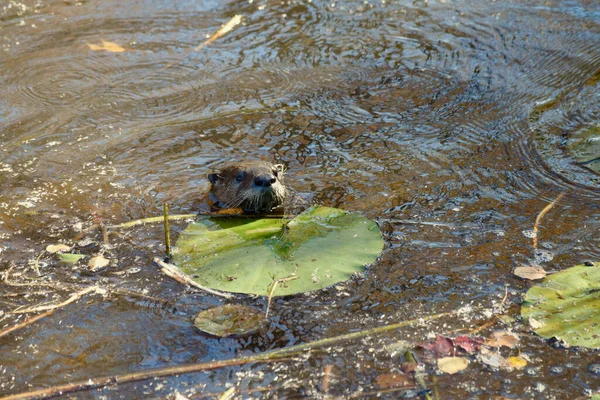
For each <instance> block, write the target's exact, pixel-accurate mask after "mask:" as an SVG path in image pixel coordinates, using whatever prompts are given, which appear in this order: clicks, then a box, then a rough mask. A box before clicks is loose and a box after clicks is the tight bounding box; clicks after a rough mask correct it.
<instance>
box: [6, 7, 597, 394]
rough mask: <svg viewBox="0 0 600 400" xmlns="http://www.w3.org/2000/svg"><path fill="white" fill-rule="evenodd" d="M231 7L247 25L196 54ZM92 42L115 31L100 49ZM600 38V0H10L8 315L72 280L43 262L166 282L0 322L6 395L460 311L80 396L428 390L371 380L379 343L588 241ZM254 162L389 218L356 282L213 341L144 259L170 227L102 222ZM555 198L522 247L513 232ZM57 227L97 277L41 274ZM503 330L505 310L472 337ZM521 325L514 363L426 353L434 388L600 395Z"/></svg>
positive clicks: (204, 300) (324, 200)
mask: <svg viewBox="0 0 600 400" xmlns="http://www.w3.org/2000/svg"><path fill="white" fill-rule="evenodd" d="M237 14H239V15H242V23H241V24H240V25H238V26H236V27H235V28H234V29H233V30H232V31H231V32H229V33H227V34H226V35H225V36H223V37H221V38H219V39H217V40H215V41H214V42H213V43H212V44H210V45H207V46H205V47H204V48H202V49H201V50H199V51H193V49H194V48H195V47H196V46H198V45H199V44H200V43H202V42H203V41H205V40H206V39H207V38H208V37H210V36H211V35H213V34H214V33H215V32H216V31H217V30H218V29H219V28H220V26H221V25H222V24H224V23H226V22H227V21H228V20H230V19H231V18H232V17H233V16H234V15H237ZM103 41H105V42H111V43H115V44H117V45H119V46H121V47H122V48H123V49H124V50H125V51H122V52H111V51H94V50H91V48H90V46H89V45H90V44H92V45H94V44H95V45H101V44H102V43H103ZM599 43H600V4H599V3H598V2H596V1H591V0H579V1H576V0H544V1H542V0H531V1H521V0H506V1H481V0H472V1H471V0H464V1H459V0H431V1H407V0H398V1H388V0H384V1H363V0H361V1H341V2H337V1H327V2H324V1H320V0H314V1H263V0H253V1H252V0H250V1H243V2H242V1H229V2H225V1H213V2H210V1H199V2H195V1H177V2H169V1H158V0H155V1H152V0H136V1H113V0H105V1H91V0H90V1H51V0H35V1H13V0H7V1H5V2H3V3H0V70H1V71H2V72H1V73H0V240H1V241H0V268H1V269H2V270H3V271H4V274H5V275H4V276H5V284H4V285H3V286H2V292H1V293H2V297H1V298H0V307H1V309H2V310H3V311H2V314H0V315H1V318H2V321H1V322H2V327H7V326H12V325H14V324H15V323H17V322H19V321H22V320H23V319H24V316H22V315H21V316H16V315H15V314H11V313H10V312H11V311H12V310H14V309H15V308H16V307H18V306H20V305H27V306H31V305H36V304H39V303H42V302H44V301H49V300H54V301H62V300H65V299H66V298H68V296H69V293H71V292H69V291H68V290H67V288H65V290H64V291H57V290H55V289H52V288H51V287H46V286H41V285H38V284H39V283H40V282H42V283H47V282H51V283H53V282H61V283H62V284H65V285H66V284H72V285H75V284H79V285H81V284H94V283H97V284H100V285H101V286H103V287H109V288H113V289H114V288H119V289H120V290H121V291H124V290H131V291H135V292H142V291H143V293H144V294H145V295H146V296H149V297H152V298H155V299H156V301H151V300H148V298H144V299H141V298H138V297H135V296H133V295H131V296H129V295H125V294H123V292H121V294H118V293H112V294H107V295H106V296H105V297H103V296H99V295H91V296H86V297H84V298H83V299H81V300H79V301H78V302H76V303H73V304H71V305H69V306H66V307H65V308H63V309H61V310H59V311H57V312H55V313H54V314H53V315H51V316H48V317H46V318H44V319H41V320H40V321H38V322H37V323H35V324H32V325H31V326H29V327H27V328H24V329H22V330H19V331H18V332H15V333H13V334H10V335H7V336H5V337H2V338H0V370H1V371H2V376H1V377H0V394H3V395H7V394H14V393H19V392H24V391H28V390H32V389H40V388H44V387H47V386H52V385H58V384H63V383H66V382H69V381H76V380H77V381H78V380H85V379H87V378H90V377H98V376H106V375H113V374H122V373H127V372H134V371H141V370H146V369H149V368H157V367H164V366H170V365H181V364H188V363H193V362H202V361H210V360H213V359H226V358H232V357H236V356H240V355H246V354H251V353H253V352H259V351H264V350H268V349H275V348H281V347H285V346H289V345H293V344H297V343H304V342H308V341H313V340H318V339H321V338H325V337H331V336H335V335H339V334H343V333H346V332H348V331H354V330H359V329H364V328H367V327H371V326H379V325H383V324H385V323H390V322H394V321H402V320H406V319H411V318H414V317H418V316H424V315H430V314H435V313H441V312H444V311H451V310H456V309H458V308H460V307H463V306H464V305H467V304H469V305H471V306H472V315H470V318H468V319H466V318H459V319H456V318H448V319H446V320H442V321H440V322H438V323H436V324H435V325H431V326H429V327H417V328H415V327H412V328H407V329H405V330H404V331H399V332H396V333H394V335H387V336H384V337H381V336H379V337H373V338H371V339H368V340H365V341H358V342H351V343H347V344H345V345H344V346H343V347H339V348H336V349H328V350H327V351H324V352H322V353H318V354H314V355H313V356H311V357H306V358H302V359H293V360H289V361H288V362H285V363H283V364H251V365H246V366H242V367H229V368H221V369H216V370H213V371H210V372H207V373H201V374H187V375H182V376H180V377H177V378H168V379H164V380H160V381H142V382H139V383H135V384H128V385H120V386H118V387H112V388H108V389H104V390H100V391H97V392H86V393H84V394H79V395H78V396H81V397H83V398H88V397H101V396H106V397H107V398H141V397H144V396H148V395H149V394H152V395H158V396H164V395H166V394H172V393H174V392H175V390H178V391H180V392H182V393H186V394H188V395H192V394H194V393H205V394H206V393H212V394H213V396H218V395H219V394H220V393H222V392H223V391H224V390H225V388H226V385H227V386H235V387H238V388H239V389H240V390H242V391H244V393H245V394H244V396H255V397H263V396H264V397H274V398H285V397H297V396H308V397H324V396H326V395H328V394H331V395H340V396H343V397H349V396H357V397H360V396H361V393H364V394H363V396H364V397H365V398H369V397H374V396H376V395H381V396H384V397H385V396H389V398H395V397H396V396H399V395H401V394H404V395H406V396H409V397H410V396H418V395H419V394H418V393H419V392H418V390H417V391H413V392H411V391H408V392H407V391H403V390H399V391H398V390H396V391H392V392H389V393H386V392H379V390H382V386H381V385H380V384H379V383H378V378H379V377H380V376H381V375H384V374H388V373H390V371H391V372H394V371H396V369H397V368H398V366H399V365H400V363H401V362H402V361H403V360H402V359H401V358H399V356H393V355H390V353H389V352H386V351H383V350H382V349H383V347H384V345H386V344H390V343H392V342H394V341H396V340H399V339H410V340H423V339H424V338H426V335H427V333H430V332H434V333H444V334H456V333H457V332H464V331H461V329H472V328H476V327H479V326H483V325H485V324H486V323H487V322H488V321H490V315H489V314H486V310H490V309H491V308H492V306H493V305H494V304H496V305H498V304H499V303H500V302H501V301H502V299H503V298H505V296H506V299H505V300H504V303H503V306H504V307H508V311H506V314H507V315H510V316H513V317H517V316H518V307H517V305H518V304H519V303H520V301H521V295H522V294H523V293H524V292H525V290H526V289H527V288H528V287H529V283H527V282H524V281H522V280H519V279H518V278H516V277H514V276H513V275H512V269H513V268H514V267H515V266H518V265H520V264H522V263H525V264H527V263H530V262H532V260H533V261H534V262H538V263H541V264H542V265H543V266H544V268H546V269H547V270H561V269H565V268H567V267H569V266H571V265H574V264H576V263H580V262H582V261H584V260H596V261H597V260H598V259H600V233H599V232H600V179H599V176H598V174H597V173H595V172H594V171H593V170H592V169H591V168H590V164H585V163H582V162H578V161H577V160H575V159H573V157H572V154H571V153H570V152H569V151H568V147H569V143H571V142H570V140H571V139H572V138H573V137H578V136H577V135H579V134H580V132H582V131H591V132H596V135H597V132H598V131H599V130H598V128H597V127H598V126H599V124H600V101H599V100H600V99H599V97H600V95H599V93H600V46H599V45H598V44H599ZM594 130H595V131H594ZM592 138H594V137H592ZM596 140H598V139H597V136H596ZM596 148H597V147H596ZM597 157H600V154H598V155H597ZM255 159H264V160H270V161H277V162H280V163H283V164H284V165H285V166H286V168H287V178H286V179H287V180H286V182H287V184H288V186H289V187H291V188H292V189H293V190H294V192H295V196H296V197H297V198H299V199H302V200H303V201H305V202H306V203H318V204H323V205H328V206H335V207H340V208H344V209H348V210H354V211H360V212H362V213H364V214H366V215H367V216H369V217H370V218H372V219H375V220H377V221H378V222H379V224H380V226H381V227H382V230H383V231H384V233H385V237H386V241H387V247H386V250H385V251H384V253H383V254H382V256H381V258H380V259H379V260H378V261H377V262H376V263H375V264H374V265H372V266H371V267H370V268H369V269H368V271H367V274H366V275H365V276H364V277H362V278H360V279H355V280H352V281H350V282H348V283H347V284H346V285H345V286H343V287H337V288H335V289H329V290H325V291H322V292H318V293H311V294H308V295H301V296H294V297H293V298H283V299H278V300H276V301H275V302H274V304H273V310H272V313H273V314H272V321H271V324H270V325H269V328H268V329H267V330H266V331H265V332H263V333H261V334H257V335H254V336H251V337H249V338H245V339H221V340H218V339H214V338H209V337H205V336H202V335H199V334H198V332H196V331H194V330H193V328H192V326H191V323H190V318H191V317H192V316H193V315H195V314H196V313H197V312H199V311H200V310H203V309H207V308H210V307H213V306H215V305H219V304H222V303H223V300H221V299H219V298H213V297H211V296H207V295H203V294H202V293H198V292H194V291H191V290H188V289H186V288H184V287H183V286H182V285H181V284H179V283H177V282H175V281H172V280H170V279H169V278H166V277H164V276H163V275H162V274H161V273H160V271H159V270H158V269H157V268H156V266H154V265H153V264H152V258H153V257H155V256H162V254H163V248H162V231H161V227H160V226H151V225H148V226H145V227H142V228H136V229H133V230H126V231H123V232H118V233H115V234H111V236H110V237H109V241H110V244H109V245H108V246H107V245H105V244H103V239H102V235H101V233H100V232H99V230H98V229H95V228H94V224H96V225H97V224H98V223H100V222H101V223H103V224H105V225H110V224H116V223H121V222H125V221H128V220H131V219H137V218H144V217H150V216H156V215H160V213H161V212H162V204H163V203H165V202H168V203H169V204H171V212H172V213H178V214H181V213H191V212H195V211H197V210H198V209H199V208H201V207H202V197H203V193H205V192H206V190H207V187H208V184H207V180H206V175H207V174H208V173H209V172H211V171H212V170H214V169H215V168H218V167H219V166H220V165H222V164H223V163H225V162H229V161H241V160H244V161H248V160H255ZM561 193H564V197H562V199H561V200H560V201H559V202H558V203H557V204H556V206H555V207H554V208H553V209H552V210H550V212H549V213H548V214H547V215H546V216H545V218H544V220H543V221H542V223H541V225H540V235H539V236H540V237H539V239H540V250H539V251H537V252H535V251H534V249H533V247H532V241H531V238H530V237H528V235H527V234H526V233H527V232H528V231H529V230H531V229H532V227H533V223H534V220H535V217H536V215H537V214H538V213H539V212H540V211H541V210H542V209H543V208H544V207H545V206H546V205H547V204H548V203H549V202H551V201H552V200H554V199H555V198H557V196H559V194H561ZM184 225H185V224H175V226H174V227H173V228H174V231H175V232H173V234H174V235H176V233H177V232H178V231H180V230H181V229H182V228H183V227H184ZM58 242H64V243H68V244H71V245H73V244H75V245H76V246H77V248H78V249H80V251H81V252H84V253H86V254H96V253H98V252H103V253H104V254H105V255H106V256H107V257H108V258H110V259H111V260H112V263H111V265H110V266H109V267H108V268H106V269H103V270H101V271H98V272H91V271H89V270H88V268H87V267H86V265H85V263H80V264H77V265H76V266H70V265H65V264H59V263H57V262H56V261H54V259H53V258H51V257H49V256H47V255H42V256H41V257H40V258H39V263H38V264H39V267H40V268H41V272H42V273H43V277H42V278H37V275H36V274H35V272H34V271H33V265H34V264H35V260H36V258H37V257H38V255H39V254H40V252H41V251H42V250H43V249H45V248H46V246H47V245H48V244H54V243H58ZM28 278H32V281H31V282H32V283H31V284H30V285H28V286H18V285H16V284H17V283H19V282H24V281H25V280H26V279H28ZM36 285H38V286H36ZM241 301H242V302H244V303H248V304H251V305H254V306H257V307H264V306H265V305H266V301H265V300H264V299H244V300H241ZM511 305H514V307H511ZM491 321H493V319H492V320H491ZM496 329H506V326H504V325H503V324H502V322H500V321H497V322H493V323H491V325H490V326H489V327H488V328H487V330H483V331H481V332H480V333H482V334H486V332H487V333H489V332H491V331H493V330H496ZM516 329H517V331H518V333H519V334H520V335H521V337H522V341H523V343H522V345H521V352H522V354H524V355H525V356H526V357H527V358H528V359H529V365H528V367H527V368H526V369H524V370H521V371H516V370H513V371H504V370H503V371H498V370H489V369H487V367H484V366H483V365H481V364H473V365H472V366H471V367H470V368H469V370H468V371H466V372H465V373H462V374H461V375H459V376H458V377H456V376H450V375H447V374H445V375H440V376H435V377H434V378H435V379H433V380H432V376H434V375H435V373H434V372H433V370H434V369H432V370H430V371H428V372H427V375H426V376H427V380H428V383H429V385H431V387H435V388H436V390H438V391H439V392H440V393H442V394H443V396H442V397H443V398H465V397H469V396H472V397H475V398H477V397H480V398H481V397H487V396H489V395H498V396H505V397H507V398H526V397H539V398H552V397H554V398H575V397H577V396H582V395H585V394H588V393H590V392H591V391H595V390H599V389H600V384H599V381H598V376H597V375H595V374H594V372H593V371H594V369H593V368H588V367H589V365H590V364H591V363H593V362H597V361H598V357H600V353H598V352H597V351H591V350H581V349H579V350H573V349H569V350H565V349H557V348H554V347H551V346H549V345H548V344H547V343H546V342H545V341H543V340H541V339H540V338H538V337H536V336H535V335H533V334H531V333H530V331H529V330H528V328H527V327H526V326H522V325H517V328H516ZM503 354H504V355H505V356H506V355H508V354H507V353H506V354H505V353H503ZM594 360H595V361H594ZM328 366H329V367H331V372H330V373H325V372H324V371H325V370H329V369H328ZM324 375H327V377H326V378H323V376H324ZM325 381H327V384H324V382H325Z"/></svg>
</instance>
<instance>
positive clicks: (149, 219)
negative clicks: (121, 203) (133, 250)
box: [107, 214, 199, 229]
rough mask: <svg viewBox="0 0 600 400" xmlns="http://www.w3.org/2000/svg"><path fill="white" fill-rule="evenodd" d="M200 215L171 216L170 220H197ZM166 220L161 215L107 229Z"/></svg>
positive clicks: (111, 226)
mask: <svg viewBox="0 0 600 400" xmlns="http://www.w3.org/2000/svg"><path fill="white" fill-rule="evenodd" d="M198 215H199V214H177V215H169V220H171V221H174V220H178V219H193V218H196V217H197V216H198ZM164 219H165V217H164V215H161V216H160V217H150V218H142V219H135V220H133V221H129V222H124V223H122V224H118V225H110V226H107V228H108V229H122V228H131V227H133V226H137V225H143V224H149V223H154V222H161V221H164Z"/></svg>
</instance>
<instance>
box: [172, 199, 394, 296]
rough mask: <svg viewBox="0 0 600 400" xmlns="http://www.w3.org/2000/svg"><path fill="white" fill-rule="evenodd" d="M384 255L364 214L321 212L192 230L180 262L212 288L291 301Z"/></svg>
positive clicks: (178, 249) (210, 223) (181, 244)
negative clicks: (296, 294)
mask: <svg viewBox="0 0 600 400" xmlns="http://www.w3.org/2000/svg"><path fill="white" fill-rule="evenodd" d="M382 249H383V238H382V235H381V231H380V230H379V227H378V226H377V224H376V223H375V222H373V221H371V220H369V219H367V218H365V217H364V216H362V215H361V214H359V213H353V212H347V211H344V210H340V209H336V208H329V207H321V206H314V207H311V208H309V209H308V210H306V211H305V212H303V213H302V214H300V215H298V216H297V217H296V218H294V219H292V220H291V221H285V220H281V219H273V218H264V219H258V220H253V221H252V220H251V221H248V219H244V220H237V221H230V220H227V219H225V220H223V219H221V220H219V221H214V220H205V221H199V222H195V223H192V224H190V225H189V226H188V227H187V228H186V229H185V230H184V231H183V232H182V233H181V234H180V236H179V239H178V240H177V243H176V246H175V248H174V249H173V261H174V263H175V264H176V265H178V266H179V267H180V268H181V270H182V271H183V272H185V273H187V274H188V275H190V276H191V278H192V279H194V280H195V281H197V282H198V283H200V284H201V285H204V286H208V287H210V288H213V289H217V290H224V291H229V292H237V293H250V294H257V295H270V294H271V291H272V295H274V296H284V295H290V294H295V293H301V292H308V291H312V290H317V289H321V288H324V287H327V286H330V285H332V284H334V283H337V282H341V281H345V280H348V279H349V278H350V277H351V276H352V274H354V273H356V272H360V271H363V270H364V268H365V265H366V264H369V263H372V262H373V261H375V260H376V258H377V256H378V255H379V253H380V252H381V250H382ZM273 287H274V289H273Z"/></svg>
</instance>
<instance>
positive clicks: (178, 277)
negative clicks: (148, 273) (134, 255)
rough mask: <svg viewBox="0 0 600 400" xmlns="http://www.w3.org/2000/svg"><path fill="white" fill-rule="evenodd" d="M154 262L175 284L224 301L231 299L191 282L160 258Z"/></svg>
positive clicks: (224, 294)
mask: <svg viewBox="0 0 600 400" xmlns="http://www.w3.org/2000/svg"><path fill="white" fill-rule="evenodd" d="M154 262H155V263H156V264H158V265H159V266H160V267H161V269H162V272H164V273H165V275H167V276H169V277H171V278H173V279H175V280H176V281H177V282H180V283H183V284H186V285H190V286H193V287H195V288H198V289H200V290H203V291H205V292H208V293H211V294H214V295H215V296H220V297H225V298H226V299H231V298H232V297H233V295H232V294H229V293H224V292H220V291H218V290H214V289H211V288H208V287H206V286H202V285H201V284H199V283H198V282H196V281H195V280H193V279H192V278H190V277H189V276H187V275H186V274H185V273H184V272H183V271H181V270H180V269H179V268H178V267H177V266H176V265H173V264H169V263H166V262H164V261H163V260H161V259H160V258H155V259H154Z"/></svg>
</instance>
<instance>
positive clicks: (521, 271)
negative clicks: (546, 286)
mask: <svg viewBox="0 0 600 400" xmlns="http://www.w3.org/2000/svg"><path fill="white" fill-rule="evenodd" d="M513 274H515V275H516V276H518V277H519V278H523V279H529V280H535V279H542V278H545V277H546V275H548V273H547V272H546V271H545V270H544V268H542V267H538V266H534V267H517V268H515V270H514V271H513Z"/></svg>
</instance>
